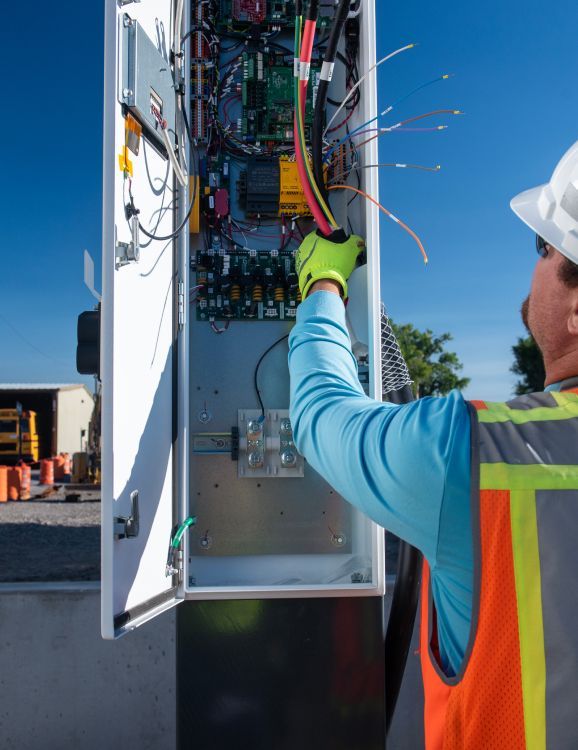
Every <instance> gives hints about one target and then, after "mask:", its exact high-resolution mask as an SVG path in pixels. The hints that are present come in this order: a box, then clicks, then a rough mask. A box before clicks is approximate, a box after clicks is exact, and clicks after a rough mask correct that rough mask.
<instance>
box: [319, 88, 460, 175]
mask: <svg viewBox="0 0 578 750" xmlns="http://www.w3.org/2000/svg"><path fill="white" fill-rule="evenodd" d="M445 78H449V75H448V74H444V75H443V76H438V77H437V78H432V80H431V81H427V82H426V83H422V84H421V85H420V86H416V88H415V89H412V90H411V91H410V92H409V93H408V94H404V95H403V96H401V97H400V98H399V99H397V100H396V101H395V102H393V104H390V105H389V107H386V108H385V109H384V110H383V112H381V114H379V115H376V116H375V117H372V118H371V120H368V121H367V122H364V123H363V125H359V126H358V127H357V128H355V129H354V130H351V131H350V132H349V133H348V134H347V135H346V136H344V137H343V138H342V139H341V140H340V141H338V142H337V143H336V144H335V146H333V147H332V148H330V149H329V151H328V152H327V153H326V154H325V158H324V159H323V161H324V162H327V161H328V160H329V157H330V156H331V154H332V153H333V152H334V151H335V150H336V149H338V148H339V147H340V146H341V145H342V144H343V143H345V142H346V141H348V140H350V139H351V138H353V136H354V135H355V134H356V133H358V132H359V131H360V130H363V129H364V128H366V127H367V126H368V125H371V124H372V123H374V122H375V121H376V120H378V119H379V118H380V117H385V116H386V115H388V114H389V113H390V112H391V111H392V110H393V109H395V107H397V105H398V104H401V102H404V101H405V100H406V99H409V97H410V96H413V94H416V93H417V92H418V91H421V90H422V89H425V88H426V86H431V85H432V84H433V83H437V82H438V81H443V80H444V79H445Z"/></svg>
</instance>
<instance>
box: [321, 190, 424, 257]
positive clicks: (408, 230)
mask: <svg viewBox="0 0 578 750" xmlns="http://www.w3.org/2000/svg"><path fill="white" fill-rule="evenodd" d="M327 189H328V190H351V191H352V192H353V193H357V194H358V195H362V196H363V197H364V198H367V200H368V201H371V202H372V203H373V204H374V205H376V206H377V207H378V208H379V210H380V211H383V213H384V214H385V215H386V216H388V217H389V218H390V219H392V220H393V221H395V223H396V224H399V225H400V227H402V229H405V231H406V232H407V233H408V234H409V235H411V237H413V238H414V240H415V241H416V242H417V246H418V247H419V249H420V251H421V254H422V255H423V260H424V263H427V262H428V257H427V253H426V251H425V249H424V246H423V245H422V242H421V240H420V238H419V237H418V236H417V234H416V233H415V232H414V231H413V229H410V228H409V227H408V225H407V224H405V223H404V222H403V221H402V220H401V219H398V218H397V216H394V215H393V214H392V213H391V211H388V210H387V208H385V206H382V205H381V203H379V202H378V201H376V200H375V198H372V197H371V195H368V194H367V193H364V192H363V190H359V189H358V188H354V187H352V186H351V185H330V186H329V187H328V188H327Z"/></svg>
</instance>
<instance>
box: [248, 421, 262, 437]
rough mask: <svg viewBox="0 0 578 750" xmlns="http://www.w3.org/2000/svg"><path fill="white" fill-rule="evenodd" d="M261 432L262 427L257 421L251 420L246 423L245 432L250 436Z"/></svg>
mask: <svg viewBox="0 0 578 750" xmlns="http://www.w3.org/2000/svg"><path fill="white" fill-rule="evenodd" d="M262 430H263V427H262V425H261V422H259V420H258V419H251V420H249V422H248V423H247V432H248V433H249V434H251V435H258V434H259V433H260V432H262Z"/></svg>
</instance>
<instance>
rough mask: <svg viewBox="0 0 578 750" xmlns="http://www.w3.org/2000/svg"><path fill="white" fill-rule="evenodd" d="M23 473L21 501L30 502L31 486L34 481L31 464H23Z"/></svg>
mask: <svg viewBox="0 0 578 750" xmlns="http://www.w3.org/2000/svg"><path fill="white" fill-rule="evenodd" d="M20 469H21V470H22V473H21V480H20V482H21V484H20V499H21V500H30V485H31V480H32V469H31V468H30V465H29V464H22V466H21V467H20Z"/></svg>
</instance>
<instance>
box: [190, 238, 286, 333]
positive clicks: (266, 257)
mask: <svg viewBox="0 0 578 750" xmlns="http://www.w3.org/2000/svg"><path fill="white" fill-rule="evenodd" d="M196 278H197V284H198V285H199V286H200V289H199V291H198V295H197V299H196V300H195V302H196V309H197V320H205V321H228V320H294V319H295V315H296V313H297V305H298V303H299V301H300V297H299V286H298V279H297V274H296V273H295V260H294V254H293V252H292V251H290V250H289V251H283V250H281V251H274V250H273V251H271V250H268V251H262V252H259V251H257V250H249V251H247V252H236V251H235V252H229V251H226V250H223V249H222V248H220V249H217V248H215V249H209V250H205V251H199V252H197V255H196Z"/></svg>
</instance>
